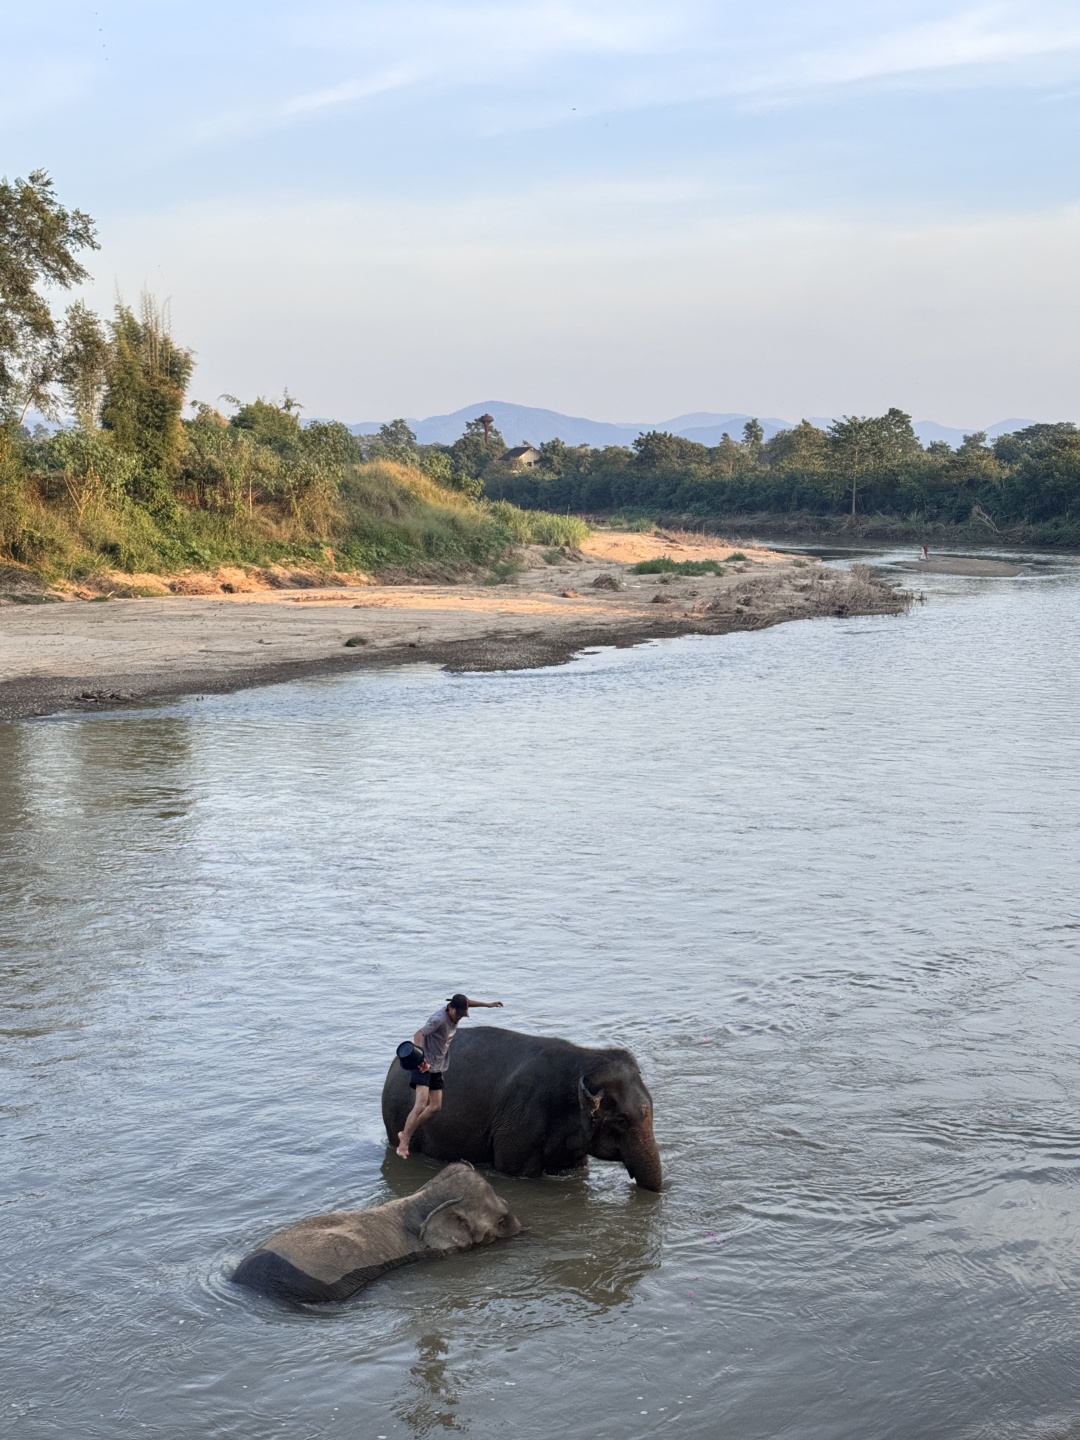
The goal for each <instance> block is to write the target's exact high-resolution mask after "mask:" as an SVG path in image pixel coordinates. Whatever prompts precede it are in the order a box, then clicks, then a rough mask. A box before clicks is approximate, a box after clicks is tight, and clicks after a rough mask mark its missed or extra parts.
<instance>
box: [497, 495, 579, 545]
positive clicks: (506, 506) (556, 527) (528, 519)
mask: <svg viewBox="0 0 1080 1440" xmlns="http://www.w3.org/2000/svg"><path fill="white" fill-rule="evenodd" d="M485 508H486V510H487V513H488V514H489V515H491V516H492V517H493V518H494V519H495V520H497V521H498V523H499V524H500V525H502V526H503V527H504V528H505V529H506V530H507V531H508V532H509V533H510V535H511V536H512V537H513V539H514V541H515V542H516V543H517V544H518V545H567V546H570V547H576V546H578V545H580V544H581V542H582V540H584V539H585V536H586V535H588V533H589V526H588V525H587V524H586V522H585V521H584V520H582V519H581V517H580V516H579V515H553V514H552V513H551V512H550V511H549V510H520V509H519V508H518V507H517V506H516V505H511V503H510V501H509V500H491V501H488V502H487V504H486V506H485Z"/></svg>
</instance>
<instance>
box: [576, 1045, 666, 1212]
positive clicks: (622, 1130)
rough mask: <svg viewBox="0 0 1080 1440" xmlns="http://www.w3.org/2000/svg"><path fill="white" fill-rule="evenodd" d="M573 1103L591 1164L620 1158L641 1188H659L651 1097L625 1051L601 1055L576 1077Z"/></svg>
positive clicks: (658, 1152)
mask: <svg viewBox="0 0 1080 1440" xmlns="http://www.w3.org/2000/svg"><path fill="white" fill-rule="evenodd" d="M579 1100H580V1103H581V1109H582V1116H583V1119H584V1121H585V1125H586V1128H587V1130H588V1132H589V1140H588V1147H587V1148H588V1153H589V1154H590V1155H594V1156H595V1157H596V1159H597V1160H621V1161H622V1163H623V1164H624V1165H625V1166H626V1168H627V1170H628V1171H629V1172H630V1175H631V1177H632V1178H633V1179H634V1180H636V1181H637V1183H638V1184H639V1185H640V1186H641V1187H642V1189H644V1190H659V1189H660V1186H661V1184H662V1182H663V1178H664V1177H663V1168H662V1166H661V1164H660V1151H659V1150H658V1149H657V1145H656V1139H655V1136H654V1135H653V1102H652V1096H651V1095H650V1094H649V1092H648V1090H647V1089H646V1088H645V1082H644V1080H642V1078H641V1073H640V1071H639V1070H638V1068H637V1064H636V1062H635V1060H634V1057H633V1056H632V1055H631V1054H630V1053H629V1052H628V1051H626V1050H606V1051H604V1052H603V1054H602V1056H601V1057H599V1059H598V1063H597V1064H595V1065H592V1066H590V1067H589V1068H588V1069H587V1070H586V1072H585V1073H584V1074H583V1075H582V1077H581V1080H580V1082H579Z"/></svg>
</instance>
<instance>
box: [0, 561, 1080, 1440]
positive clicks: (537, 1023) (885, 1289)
mask: <svg viewBox="0 0 1080 1440" xmlns="http://www.w3.org/2000/svg"><path fill="white" fill-rule="evenodd" d="M927 597H928V603H927V604H926V605H925V606H923V607H920V608H919V609H917V610H916V611H915V612H914V613H913V614H912V615H911V616H910V617H907V618H901V619H893V618H878V619H869V620H855V621H846V622H844V621H814V622H809V623H800V624H793V625H786V626H782V627H779V628H777V629H774V630H770V631H767V632H764V633H761V634H755V635H734V636H729V637H726V638H722V639H688V640H682V641H675V642H667V643H663V644H657V645H653V646H647V647H644V648H641V649H637V650H633V651H621V652H602V653H599V654H594V655H589V656H586V657H584V658H583V659H582V660H580V661H578V662H576V663H574V664H573V665H571V666H568V667H565V668H562V669H556V670H548V671H543V672H534V673H527V674H509V675H483V676H449V675H444V674H442V673H438V672H435V671H430V670H412V671H402V672H400V673H385V674H374V673H368V674H362V675H357V676H356V677H354V678H347V679H331V680H325V681H316V682H309V683H303V684H295V685H288V686H281V687H276V688H273V689H266V690H258V691H251V692H247V693H244V694H240V695H235V696H226V697H218V698H208V699H205V700H202V701H198V700H194V699H192V700H191V701H188V702H184V703H182V704H179V705H176V706H172V707H169V708H166V709H156V710H154V709H144V710H139V711H132V712H127V713H121V714H116V715H103V716H96V717H88V716H79V717H77V718H62V717H61V718H58V719H54V720H50V721H45V722H34V723H25V724H20V725H12V726H6V727H2V726H0V961H2V976H0V998H2V1000H3V1006H4V1010H3V1014H4V1019H3V1025H4V1028H5V1038H4V1042H3V1052H2V1059H3V1068H2V1070H0V1086H2V1090H0V1101H2V1106H3V1109H2V1127H3V1135H4V1148H3V1154H4V1161H3V1167H2V1171H0V1196H2V1199H3V1202H4V1205H3V1210H2V1212H0V1215H2V1218H3V1226H2V1238H0V1251H2V1253H3V1277H4V1283H3V1286H2V1287H0V1333H2V1335H3V1353H4V1359H3V1370H2V1376H3V1378H2V1389H3V1400H2V1411H0V1430H2V1431H3V1433H5V1434H8V1433H10V1434H12V1435H16V1436H19V1437H20V1440H21V1437H27V1440H39V1437H46V1436H50V1437H51V1436H64V1437H76V1436H77V1437H80V1440H81V1437H99V1436H100V1437H110V1440H113V1437H124V1440H130V1437H132V1436H137V1435H143V1434H146V1435H147V1436H154V1435H157V1436H161V1437H169V1440H189V1437H193V1436H198V1437H200V1440H202V1437H206V1440H217V1437H222V1440H224V1437H230V1440H232V1437H235V1440H263V1437H266V1436H272V1435H279V1434H280V1435H282V1436H287V1437H289V1440H294V1437H298V1440H306V1437H321V1436H336V1435H345V1436H354V1437H360V1440H367V1437H379V1436H386V1437H387V1440H390V1437H426V1436H432V1435H434V1436H438V1435H442V1434H444V1433H447V1432H459V1433H467V1434H471V1435H474V1436H478V1437H482V1436H488V1435H494V1434H496V1433H507V1432H509V1433H513V1434H515V1435H517V1436H521V1437H527V1440H528V1437H545V1440H546V1437H550V1436H563V1435H565V1436H588V1437H594V1436H595V1437H620V1440H623V1437H636V1436H650V1435H656V1434H663V1433H665V1432H666V1431H667V1429H668V1427H672V1432H673V1433H674V1434H681V1435H684V1436H687V1435H692V1436H702V1437H704V1436H714V1435H722V1436H724V1437H726V1440H743V1437H766V1436H767V1437H778V1436H791V1437H816V1436H822V1437H826V1436H827V1437H830V1440H833V1437H849V1436H850V1437H853V1440H854V1437H859V1440H864V1437H867V1436H875V1437H876V1436H886V1437H889V1436H903V1437H937V1436H977V1437H984V1436H998V1435H1002V1436H1010V1437H1011V1436H1014V1435H1027V1434H1032V1435H1034V1434H1039V1435H1043V1434H1046V1433H1059V1432H1061V1431H1067V1430H1068V1429H1069V1428H1070V1427H1071V1426H1072V1425H1073V1424H1074V1423H1076V1422H1077V1420H1078V1419H1080V1366H1078V1361H1080V1224H1078V1219H1080V1215H1078V1198H1080V1109H1078V1096H1077V1091H1078V1088H1080V1087H1078V1079H1080V1073H1078V1064H1077V1019H1078V1011H1080V1007H1078V1004H1077V989H1078V976H1077V944H1078V939H1080V890H1078V878H1080V877H1078V873H1077V857H1078V845H1077V841H1078V834H1077V831H1078V826H1080V719H1078V717H1080V670H1078V667H1077V664H1076V645H1077V635H1078V633H1080V567H1077V566H1076V565H1075V564H1073V563H1072V562H1069V561H1066V560H1058V561H1054V562H1050V563H1045V564H1043V565H1041V566H1039V567H1037V568H1036V569H1035V570H1034V571H1033V572H1032V573H1029V574H1026V575H1024V576H1022V577H1021V578H1019V579H1017V580H1005V581H1002V580H997V581H978V580H970V579H964V580H960V579H948V578H944V577H942V578H938V577H934V578H933V579H932V580H928V581H927ZM455 988H464V989H467V990H468V991H470V992H472V993H473V994H478V995H484V996H489V997H501V998H502V999H504V1000H505V1001H506V1006H507V1009H506V1011H505V1023H510V1024H513V1025H516V1026H518V1027H520V1028H522V1029H527V1030H533V1031H538V1032H554V1033H559V1034H563V1035H567V1036H569V1037H571V1038H574V1039H577V1040H580V1041H583V1042H603V1043H609V1042H620V1043H625V1044H627V1045H629V1046H630V1047H631V1048H632V1049H633V1050H634V1051H635V1052H636V1054H637V1056H638V1058H639V1060H640V1062H641V1065H642V1069H643V1071H644V1073H645V1076H646V1079H647V1081H648V1083H649V1084H650V1086H651V1087H652V1090H653V1093H654V1095H655V1099H656V1111H657V1130H658V1135H659V1138H660V1141H661V1146H662V1149H663V1154H664V1160H665V1165H666V1172H667V1177H668V1178H667V1185H666V1188H665V1191H664V1193H663V1194H662V1195H659V1196H654V1195H648V1194H645V1193H643V1192H638V1191H636V1190H635V1188H634V1187H633V1186H632V1185H631V1184H630V1183H629V1181H628V1179H627V1177H626V1175H625V1172H624V1171H623V1170H622V1169H621V1168H619V1167H616V1166H612V1165H604V1164H601V1163H598V1162H592V1165H591V1168H590V1169H589V1171H587V1172H585V1173H582V1174H577V1175H573V1176H568V1177H560V1178H549V1179H545V1180H543V1181H532V1182H526V1181H513V1180H497V1181H496V1184H497V1187H498V1188H499V1189H500V1190H501V1191H502V1193H504V1194H505V1195H506V1196H507V1197H508V1199H510V1201H511V1203H512V1205H513V1207H514V1208H515V1210H516V1211H517V1213H518V1214H519V1215H520V1217H521V1218H522V1220H523V1221H524V1222H525V1224H526V1226H527V1233H526V1234H525V1235H523V1236H522V1237H521V1238H519V1239H517V1240H514V1241H511V1242H509V1243H506V1244H503V1245H501V1246H499V1247H495V1248H492V1249H488V1250H483V1251H477V1252H474V1253H472V1254H469V1255H466V1256H462V1257H459V1258H456V1259H454V1260H452V1261H445V1262H436V1263H432V1264H428V1265H425V1266H414V1267H412V1268H409V1269H406V1270H401V1271H398V1272H396V1273H394V1274H393V1275H391V1276H389V1277H387V1278H385V1279H384V1280H382V1281H380V1282H379V1283H377V1284H376V1285H374V1286H373V1287H372V1288H371V1289H369V1290H368V1291H366V1292H365V1293H364V1294H363V1295H362V1296H360V1297H358V1298H357V1299H356V1300H355V1301H353V1302H351V1303H349V1304H347V1305H344V1306H338V1307H327V1308H325V1309H323V1310H322V1311H310V1312H304V1311H291V1312H290V1311H285V1310H282V1309H279V1308H277V1307H275V1306H274V1305H272V1304H269V1303H266V1302H263V1301H260V1300H257V1299H254V1298H252V1297H251V1296H250V1295H248V1294H246V1293H239V1292H234V1290H233V1288H232V1287H231V1286H230V1285H229V1283H228V1281H227V1276H228V1273H229V1270H230V1266H231V1265H232V1264H234V1263H235V1261H236V1260H237V1259H238V1258H239V1257H240V1256H241V1255H242V1254H243V1253H244V1251H245V1250H246V1249H247V1248H250V1247H251V1246H252V1245H253V1244H255V1243H256V1242H257V1241H259V1240H260V1239H261V1238H263V1237H264V1236H265V1235H266V1234H267V1233H269V1231H271V1230H272V1229H275V1228H278V1227H280V1226H281V1225H282V1224H284V1223H285V1222H287V1221H290V1220H293V1219H296V1218H299V1217H300V1216H302V1215H305V1214H310V1213H312V1212H315V1211H318V1210H322V1209H329V1208H335V1207H340V1206H346V1205H354V1204H355V1205H362V1204H366V1203H368V1202H372V1201H378V1200H381V1199H386V1198H389V1197H391V1196H393V1195H395V1194H402V1193H406V1192H408V1191H410V1190H411V1189H413V1188H416V1187H417V1186H419V1185H420V1184H421V1183H423V1181H424V1180H425V1179H426V1178H428V1177H429V1175H430V1174H431V1173H432V1171H431V1169H430V1168H429V1167H428V1165H427V1163H426V1162H423V1161H419V1160H416V1161H413V1162H410V1163H409V1164H407V1165H406V1164H403V1163H402V1162H400V1161H398V1160H396V1159H395V1158H393V1157H390V1158H387V1153H386V1146H385V1141H384V1138H383V1136H382V1135H381V1127H380V1121H379V1112H378V1097H379V1091H380V1086H381V1080H382V1075H383V1073H384V1070H385V1067H386V1064H387V1060H388V1055H389V1053H390V1052H391V1051H392V1048H393V1046H394V1044H396V1042H397V1041H398V1040H400V1039H401V1038H403V1037H404V1036H406V1035H408V1034H409V1033H411V1031H412V1030H413V1028H414V1027H415V1025H416V1023H417V1022H418V1021H419V1020H421V1019H423V1018H424V1017H425V1016H426V1015H427V1014H428V1013H429V1012H430V1011H431V1010H432V1009H434V1008H435V1006H436V1004H437V1003H439V1002H440V1001H441V1000H442V999H443V997H444V996H446V995H447V994H449V993H450V991H451V990H452V989H455ZM468 1023H483V1018H482V1017H481V1018H480V1019H479V1021H478V1022H477V1021H470V1022H468Z"/></svg>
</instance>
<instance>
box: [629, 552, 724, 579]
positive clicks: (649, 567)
mask: <svg viewBox="0 0 1080 1440" xmlns="http://www.w3.org/2000/svg"><path fill="white" fill-rule="evenodd" d="M728 558H729V559H734V558H735V557H734V556H729V557H728ZM631 568H632V569H633V572H634V574H635V575H722V574H723V573H724V572H723V570H722V569H721V568H720V561H719V560H672V559H671V557H670V556H668V555H660V556H658V557H657V558H656V559H655V560H639V561H638V563H637V564H636V565H634V566H632V567H631Z"/></svg>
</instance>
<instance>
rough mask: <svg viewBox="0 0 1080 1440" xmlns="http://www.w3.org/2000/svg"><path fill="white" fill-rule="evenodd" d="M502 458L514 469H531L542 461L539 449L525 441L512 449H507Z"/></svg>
mask: <svg viewBox="0 0 1080 1440" xmlns="http://www.w3.org/2000/svg"><path fill="white" fill-rule="evenodd" d="M502 459H503V463H504V464H506V465H509V466H510V468H511V469H512V470H531V469H532V468H533V466H534V465H538V464H539V463H540V459H541V456H540V451H539V450H537V449H535V448H534V447H533V446H532V445H530V444H529V443H528V441H525V442H524V443H523V444H521V445H515V446H514V447H513V449H512V450H507V452H506V454H505V455H504V456H503V457H502Z"/></svg>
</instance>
